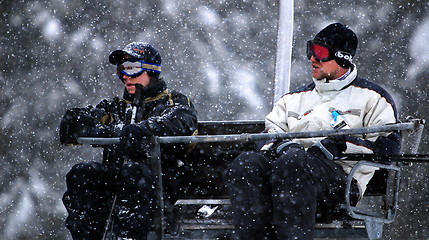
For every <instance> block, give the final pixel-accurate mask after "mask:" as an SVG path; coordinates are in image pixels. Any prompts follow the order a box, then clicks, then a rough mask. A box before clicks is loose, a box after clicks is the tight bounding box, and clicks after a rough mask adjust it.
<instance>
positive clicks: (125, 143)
mask: <svg viewBox="0 0 429 240" xmlns="http://www.w3.org/2000/svg"><path fill="white" fill-rule="evenodd" d="M119 135H120V143H119V146H120V147H121V148H122V149H123V150H124V151H125V153H126V154H128V155H136V154H142V153H147V151H148V147H149V142H148V139H149V137H150V136H151V134H150V132H149V130H148V129H147V128H146V127H145V126H144V125H142V124H128V125H127V126H125V127H124V128H123V129H122V131H121V132H120V134H119Z"/></svg>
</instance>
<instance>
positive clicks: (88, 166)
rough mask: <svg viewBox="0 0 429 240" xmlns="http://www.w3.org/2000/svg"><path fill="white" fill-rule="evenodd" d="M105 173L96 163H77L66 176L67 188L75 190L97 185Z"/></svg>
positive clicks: (102, 167)
mask: <svg viewBox="0 0 429 240" xmlns="http://www.w3.org/2000/svg"><path fill="white" fill-rule="evenodd" d="M105 171H106V169H105V168H104V166H103V165H101V164H100V163H97V162H88V163H78V164H76V165H74V166H73V167H72V169H71V170H70V171H69V172H68V173H67V175H66V183H67V188H68V189H73V190H75V189H78V188H84V187H85V186H87V185H94V184H96V183H99V182H100V180H101V179H100V178H103V177H104V174H105Z"/></svg>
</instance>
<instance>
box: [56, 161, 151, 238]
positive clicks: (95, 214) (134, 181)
mask: <svg viewBox="0 0 429 240" xmlns="http://www.w3.org/2000/svg"><path fill="white" fill-rule="evenodd" d="M66 183H67V191H66V192H65V194H64V196H63V203H64V206H65V207H66V209H67V211H68V214H69V215H68V217H67V220H66V226H67V228H68V229H69V230H70V232H71V234H72V237H73V239H75V240H76V239H79V240H100V239H102V236H103V234H104V231H105V226H106V223H107V218H108V216H109V213H110V211H111V208H112V203H113V198H114V196H115V195H116V196H117V199H116V204H115V205H116V207H115V212H114V214H113V216H114V217H113V218H112V221H113V223H114V225H113V231H114V232H115V234H117V235H118V236H124V237H125V236H126V237H128V238H133V239H146V235H147V232H148V231H149V229H150V226H151V225H152V223H153V214H154V208H155V192H154V191H155V187H154V186H155V182H154V178H153V175H152V173H151V171H150V168H149V166H148V165H147V164H143V163H135V162H129V163H127V164H124V165H123V166H122V167H121V168H120V169H119V171H118V172H112V171H111V170H107V169H106V168H105V167H104V166H103V165H102V164H100V163H97V162H89V163H79V164H77V165H75V166H73V168H72V169H71V170H70V172H69V173H68V174H67V176H66Z"/></svg>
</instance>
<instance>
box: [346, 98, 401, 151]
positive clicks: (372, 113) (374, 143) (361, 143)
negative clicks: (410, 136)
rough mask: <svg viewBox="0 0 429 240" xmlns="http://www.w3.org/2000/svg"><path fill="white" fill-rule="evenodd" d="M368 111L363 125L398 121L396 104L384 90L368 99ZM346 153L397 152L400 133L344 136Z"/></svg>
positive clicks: (379, 124)
mask: <svg viewBox="0 0 429 240" xmlns="http://www.w3.org/2000/svg"><path fill="white" fill-rule="evenodd" d="M367 106H368V111H367V112H366V113H365V116H364V119H363V126H364V127H373V126H383V125H386V124H392V123H398V122H399V120H398V116H397V110H396V105H395V102H394V100H393V98H392V97H391V96H390V94H389V93H387V92H386V91H384V90H379V91H378V92H377V93H374V96H373V97H372V98H370V100H369V101H368V104H367ZM346 141H347V151H346V152H347V153H356V152H357V153H376V154H393V153H399V151H400V148H401V146H400V142H401V135H400V133H399V132H398V131H394V132H390V133H373V134H367V135H366V136H364V138H357V137H353V136H346Z"/></svg>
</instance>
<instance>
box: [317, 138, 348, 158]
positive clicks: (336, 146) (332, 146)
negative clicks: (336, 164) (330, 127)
mask: <svg viewBox="0 0 429 240" xmlns="http://www.w3.org/2000/svg"><path fill="white" fill-rule="evenodd" d="M315 148H316V149H318V150H319V151H321V152H322V153H323V155H325V157H326V158H327V159H329V160H333V159H334V157H335V156H339V155H340V154H341V153H343V152H344V151H346V149H347V144H346V140H345V138H344V136H330V137H327V138H324V139H322V140H320V141H318V142H317V143H315V144H314V145H313V146H312V147H311V148H310V149H311V150H310V149H309V150H310V151H314V150H315Z"/></svg>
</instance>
